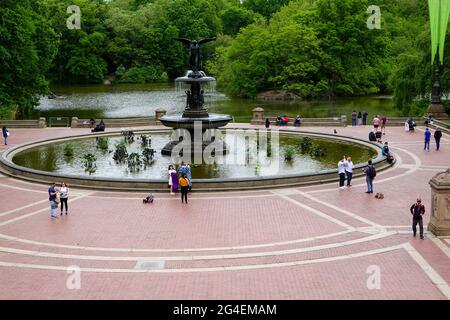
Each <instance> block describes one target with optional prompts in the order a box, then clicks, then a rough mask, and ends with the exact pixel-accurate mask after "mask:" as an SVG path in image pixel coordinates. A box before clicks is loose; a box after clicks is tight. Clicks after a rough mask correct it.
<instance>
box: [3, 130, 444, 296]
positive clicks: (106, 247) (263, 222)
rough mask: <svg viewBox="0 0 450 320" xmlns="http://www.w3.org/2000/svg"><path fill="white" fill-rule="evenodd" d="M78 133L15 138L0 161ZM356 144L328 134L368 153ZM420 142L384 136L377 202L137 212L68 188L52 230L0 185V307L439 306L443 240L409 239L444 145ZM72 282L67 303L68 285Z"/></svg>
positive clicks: (38, 200) (45, 216)
mask: <svg viewBox="0 0 450 320" xmlns="http://www.w3.org/2000/svg"><path fill="white" fill-rule="evenodd" d="M242 127H252V126H248V125H245V126H244V125H242ZM253 128H257V127H253ZM148 129H151V128H148ZM155 129H156V127H155ZM87 130H88V129H67V128H63V129H16V130H12V135H11V139H10V143H11V145H9V146H7V147H14V146H15V145H19V144H24V143H27V142H29V141H31V140H38V139H44V138H48V137H49V136H51V137H52V138H57V137H63V136H68V135H73V134H77V135H79V134H84V133H87V132H88V131H87ZM291 130H292V129H291ZM368 130H370V129H369V128H363V127H360V128H350V127H347V128H341V129H340V131H341V132H340V134H342V135H344V136H347V137H353V138H358V139H366V136H367V132H368ZM421 130H422V128H419V130H417V132H415V133H414V134H409V133H405V132H404V131H403V128H388V131H387V135H386V136H385V138H384V139H385V140H386V141H389V144H390V146H391V150H392V151H393V152H394V153H395V156H396V160H397V161H396V163H395V165H394V166H393V167H391V168H389V169H387V170H384V171H383V172H380V173H379V174H378V175H377V177H376V179H375V186H374V187H375V192H383V193H384V195H385V198H384V199H382V200H379V199H376V198H374V197H373V196H372V195H368V194H366V193H365V192H364V191H366V190H365V181H364V179H363V178H357V179H355V180H354V183H353V184H354V185H353V186H352V187H351V188H347V189H345V190H340V189H339V188H338V187H337V183H335V182H333V183H328V184H322V185H314V186H294V187H285V188H271V189H265V190H254V191H252V190H247V191H245V192H238V191H230V192H201V191H197V192H193V193H192V194H190V197H189V204H187V205H186V204H182V203H181V201H180V199H179V198H178V196H170V195H169V194H168V193H157V194H155V202H154V203H153V204H149V205H145V204H143V203H142V200H141V199H142V198H143V197H144V196H145V193H143V192H140V191H134V190H132V189H131V190H129V191H126V192H113V191H101V190H95V189H86V188H84V189H77V188H71V191H70V199H69V215H67V216H65V215H64V216H61V217H59V219H57V220H51V219H50V214H49V208H48V199H47V186H45V185H42V184H37V183H33V182H27V181H22V180H18V179H15V178H12V177H10V176H7V175H6V174H1V175H0V200H1V206H0V270H1V272H0V284H1V287H2V289H3V290H1V291H0V297H1V298H3V299H22V298H31V299H105V298H106V299H119V298H120V299H227V300H228V299H449V298H450V289H449V285H448V284H449V283H450V268H448V266H449V262H450V239H445V238H436V237H434V236H433V235H432V234H429V233H427V234H426V237H425V240H420V239H418V238H413V237H412V232H411V230H410V229H411V227H410V223H411V217H410V213H409V207H410V206H411V204H412V203H413V202H414V201H415V199H416V197H418V196H420V197H422V199H423V201H424V204H425V206H426V208H427V210H428V211H427V214H426V216H425V217H426V218H425V224H426V223H427V222H428V220H429V208H430V205H431V203H430V188H429V185H428V181H429V180H430V179H431V177H432V176H434V175H435V174H436V173H438V172H442V171H444V170H446V169H447V168H448V167H449V165H450V161H449V159H450V137H449V136H448V135H444V137H443V144H442V150H441V151H439V152H436V151H434V150H432V151H431V152H424V151H423V146H422V135H423V132H422V131H421ZM302 131H307V132H311V133H331V131H332V129H330V128H302ZM5 150H6V147H5V146H1V147H0V151H2V152H3V151H5ZM74 268H75V269H77V270H79V271H80V279H81V286H80V288H79V289H75V290H73V289H70V288H69V286H68V284H67V281H68V277H69V276H70V274H71V272H70V271H71V270H74ZM373 268H378V269H377V270H379V275H380V279H379V287H376V288H373V287H371V286H370V285H369V282H370V279H371V278H370V277H371V271H370V270H373Z"/></svg>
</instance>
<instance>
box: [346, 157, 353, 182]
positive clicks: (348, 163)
mask: <svg viewBox="0 0 450 320" xmlns="http://www.w3.org/2000/svg"><path fill="white" fill-rule="evenodd" d="M354 167H355V166H354V165H353V161H352V158H351V157H348V158H347V160H345V174H346V175H347V187H351V186H352V179H353V168H354Z"/></svg>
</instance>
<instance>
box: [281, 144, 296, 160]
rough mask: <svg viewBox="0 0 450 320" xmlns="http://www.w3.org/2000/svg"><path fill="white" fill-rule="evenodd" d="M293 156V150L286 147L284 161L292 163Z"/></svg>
mask: <svg viewBox="0 0 450 320" xmlns="http://www.w3.org/2000/svg"><path fill="white" fill-rule="evenodd" d="M294 156H295V148H294V147H291V146H288V147H286V148H285V149H284V160H286V161H292V160H294Z"/></svg>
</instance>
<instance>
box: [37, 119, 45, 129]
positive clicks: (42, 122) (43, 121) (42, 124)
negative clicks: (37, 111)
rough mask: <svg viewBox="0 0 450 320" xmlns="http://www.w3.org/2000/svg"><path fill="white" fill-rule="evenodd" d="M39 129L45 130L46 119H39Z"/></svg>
mask: <svg viewBox="0 0 450 320" xmlns="http://www.w3.org/2000/svg"><path fill="white" fill-rule="evenodd" d="M38 126H39V128H47V119H45V118H43V117H41V118H39V122H38Z"/></svg>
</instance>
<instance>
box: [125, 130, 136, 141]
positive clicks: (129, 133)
mask: <svg viewBox="0 0 450 320" xmlns="http://www.w3.org/2000/svg"><path fill="white" fill-rule="evenodd" d="M122 136H123V139H124V142H126V143H133V142H134V132H133V131H131V130H124V131H122Z"/></svg>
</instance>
